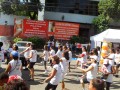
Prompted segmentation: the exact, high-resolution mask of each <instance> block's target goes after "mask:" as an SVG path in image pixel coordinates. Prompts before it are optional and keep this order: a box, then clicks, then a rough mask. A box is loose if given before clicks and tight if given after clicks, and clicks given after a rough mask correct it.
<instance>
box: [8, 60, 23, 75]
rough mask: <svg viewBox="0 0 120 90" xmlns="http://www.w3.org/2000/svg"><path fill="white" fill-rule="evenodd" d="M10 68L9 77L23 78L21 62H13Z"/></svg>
mask: <svg viewBox="0 0 120 90" xmlns="http://www.w3.org/2000/svg"><path fill="white" fill-rule="evenodd" d="M9 64H10V66H11V70H10V72H9V76H11V75H18V76H22V72H21V67H22V63H21V60H14V59H13V60H11V61H10V62H9Z"/></svg>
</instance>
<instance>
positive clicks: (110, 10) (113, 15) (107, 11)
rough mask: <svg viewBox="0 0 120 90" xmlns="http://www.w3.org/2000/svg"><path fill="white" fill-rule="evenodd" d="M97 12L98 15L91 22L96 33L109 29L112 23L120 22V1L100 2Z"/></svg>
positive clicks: (102, 0)
mask: <svg viewBox="0 0 120 90" xmlns="http://www.w3.org/2000/svg"><path fill="white" fill-rule="evenodd" d="M98 11H99V14H100V15H99V16H98V17H97V18H95V19H94V20H93V25H94V29H95V30H97V31H96V33H100V32H102V31H104V30H106V29H107V28H109V24H110V23H111V22H112V21H118V20H120V0H100V2H99V4H98Z"/></svg>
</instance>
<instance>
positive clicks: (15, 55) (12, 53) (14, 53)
mask: <svg viewBox="0 0 120 90" xmlns="http://www.w3.org/2000/svg"><path fill="white" fill-rule="evenodd" d="M11 55H12V56H13V57H18V55H19V54H18V52H17V51H12V52H11Z"/></svg>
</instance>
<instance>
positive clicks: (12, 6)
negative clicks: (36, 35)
mask: <svg viewBox="0 0 120 90" xmlns="http://www.w3.org/2000/svg"><path fill="white" fill-rule="evenodd" d="M0 2H1V9H0V10H1V11H2V12H3V13H4V14H8V15H9V14H13V15H19V16H29V17H30V19H32V20H35V19H36V18H37V15H38V9H39V10H40V11H41V10H42V7H43V6H42V5H41V3H40V2H39V0H30V2H24V3H21V2H19V0H17V1H13V2H10V1H3V2H2V1H0Z"/></svg>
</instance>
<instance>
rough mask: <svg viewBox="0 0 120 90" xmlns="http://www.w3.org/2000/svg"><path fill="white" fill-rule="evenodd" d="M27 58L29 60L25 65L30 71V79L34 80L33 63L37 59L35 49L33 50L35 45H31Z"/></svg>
mask: <svg viewBox="0 0 120 90" xmlns="http://www.w3.org/2000/svg"><path fill="white" fill-rule="evenodd" d="M27 60H29V64H28V66H27V67H28V69H29V71H30V76H31V78H30V80H34V65H35V63H36V61H37V51H36V50H35V45H31V50H30V54H29V56H28V57H27Z"/></svg>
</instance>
